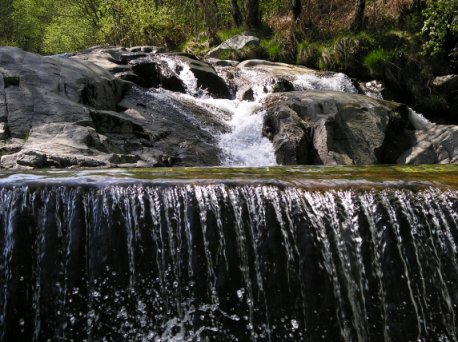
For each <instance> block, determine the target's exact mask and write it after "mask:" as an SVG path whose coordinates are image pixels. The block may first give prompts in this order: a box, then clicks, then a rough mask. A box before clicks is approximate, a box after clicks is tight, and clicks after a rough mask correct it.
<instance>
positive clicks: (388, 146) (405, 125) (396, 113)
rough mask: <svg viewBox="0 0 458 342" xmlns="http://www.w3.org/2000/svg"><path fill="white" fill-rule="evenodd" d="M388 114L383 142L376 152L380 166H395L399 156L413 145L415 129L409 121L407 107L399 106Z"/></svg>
mask: <svg viewBox="0 0 458 342" xmlns="http://www.w3.org/2000/svg"><path fill="white" fill-rule="evenodd" d="M390 114H391V115H390V118H389V122H388V127H387V130H386V135H385V141H384V142H383V145H382V146H381V147H380V148H379V149H377V150H376V153H377V155H380V156H381V158H380V163H382V164H396V163H397V160H398V158H399V157H400V156H401V154H403V153H404V152H405V151H407V150H408V149H410V148H411V147H412V146H414V145H415V133H414V131H415V129H414V127H413V126H412V124H411V122H410V120H409V109H408V107H407V106H406V105H404V104H401V105H399V106H398V107H397V108H393V110H392V111H391V112H390Z"/></svg>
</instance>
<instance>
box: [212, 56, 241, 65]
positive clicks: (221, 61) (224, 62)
mask: <svg viewBox="0 0 458 342" xmlns="http://www.w3.org/2000/svg"><path fill="white" fill-rule="evenodd" d="M205 62H207V63H210V64H211V65H213V66H216V67H235V66H237V65H238V64H239V63H240V62H239V61H233V60H230V59H218V58H205Z"/></svg>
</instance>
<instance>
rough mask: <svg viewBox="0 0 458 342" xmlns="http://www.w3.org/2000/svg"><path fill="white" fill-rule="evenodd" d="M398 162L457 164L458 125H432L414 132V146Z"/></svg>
mask: <svg viewBox="0 0 458 342" xmlns="http://www.w3.org/2000/svg"><path fill="white" fill-rule="evenodd" d="M398 163H399V164H458V126H452V125H434V126H433V127H431V128H428V129H424V130H418V131H416V132H415V137H414V146H413V147H412V148H410V149H408V150H407V151H405V153H403V154H402V155H401V156H400V157H399V159H398Z"/></svg>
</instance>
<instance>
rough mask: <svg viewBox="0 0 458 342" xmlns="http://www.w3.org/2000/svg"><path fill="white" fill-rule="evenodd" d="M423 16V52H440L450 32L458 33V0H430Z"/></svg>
mask: <svg viewBox="0 0 458 342" xmlns="http://www.w3.org/2000/svg"><path fill="white" fill-rule="evenodd" d="M423 16H424V18H425V21H424V23H423V28H422V30H421V32H422V34H423V36H424V38H425V41H424V44H423V53H424V54H426V55H435V54H438V53H439V52H440V51H441V50H442V47H443V44H444V42H445V40H446V37H447V35H448V34H451V35H458V18H457V17H458V0H429V1H428V6H427V7H426V8H425V10H424V11H423Z"/></svg>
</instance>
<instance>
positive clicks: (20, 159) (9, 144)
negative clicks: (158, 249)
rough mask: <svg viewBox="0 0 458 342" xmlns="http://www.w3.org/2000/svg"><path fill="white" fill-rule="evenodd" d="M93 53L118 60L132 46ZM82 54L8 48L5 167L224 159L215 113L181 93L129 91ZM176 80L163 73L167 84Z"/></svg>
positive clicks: (2, 127)
mask: <svg viewBox="0 0 458 342" xmlns="http://www.w3.org/2000/svg"><path fill="white" fill-rule="evenodd" d="M91 53H94V54H96V55H98V56H99V57H100V56H101V55H103V58H104V59H105V61H104V63H106V62H107V63H108V62H109V63H113V64H116V63H114V62H113V61H116V55H117V54H122V53H124V51H123V50H120V49H116V50H113V51H111V50H110V52H103V53H102V52H101V51H100V49H93V50H92V52H91ZM75 57H76V56H75ZM80 57H81V55H79V58H56V57H41V56H38V55H34V54H30V53H27V52H24V51H22V50H20V49H16V48H0V109H1V112H0V140H1V142H0V155H1V161H0V167H2V168H41V167H51V168H53V167H59V168H60V167H101V166H105V167H111V166H119V165H129V166H136V165H137V164H138V165H143V166H145V165H146V166H167V165H168V166H170V165H183V166H185V165H186V166H191V165H218V164H219V154H220V150H219V148H217V147H216V141H215V138H214V137H213V135H212V134H211V133H209V132H210V130H213V131H215V132H217V131H221V130H223V129H224V125H223V124H222V123H220V122H218V121H217V120H216V119H215V118H214V117H213V116H212V115H211V113H209V112H208V111H206V110H205V109H203V108H197V107H196V106H195V105H192V104H187V103H184V102H183V103H180V100H179V98H177V99H171V98H167V99H165V98H163V97H164V96H165V95H164V94H161V93H157V97H154V96H149V95H147V94H146V93H145V92H144V91H143V90H140V88H135V89H130V90H129V87H127V86H126V82H123V81H121V80H119V79H116V78H114V77H113V76H112V75H111V74H110V72H109V71H107V70H104V69H103V68H102V67H99V66H97V65H95V64H93V63H92V62H89V59H90V58H88V59H87V60H84V59H81V58H80ZM100 59H102V57H100ZM110 59H111V61H110ZM137 60H139V59H137ZM131 64H133V65H141V64H142V63H140V62H138V63H137V62H131ZM116 65H117V64H116ZM147 65H151V64H147ZM110 67H111V66H110ZM127 67H128V68H131V65H127ZM113 70H114V69H112V71H113ZM128 72H129V73H130V72H132V71H128ZM56 75H57V76H58V77H56ZM124 76H125V77H126V78H127V76H126V75H125V74H124ZM137 76H138V75H137ZM129 77H132V75H130V76H129ZM138 77H140V76H138ZM168 80H170V79H167V78H165V77H164V75H162V74H161V82H168ZM171 96H172V95H171ZM121 100H122V101H121ZM204 128H205V130H204ZM163 156H167V157H166V158H164V157H163Z"/></svg>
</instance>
